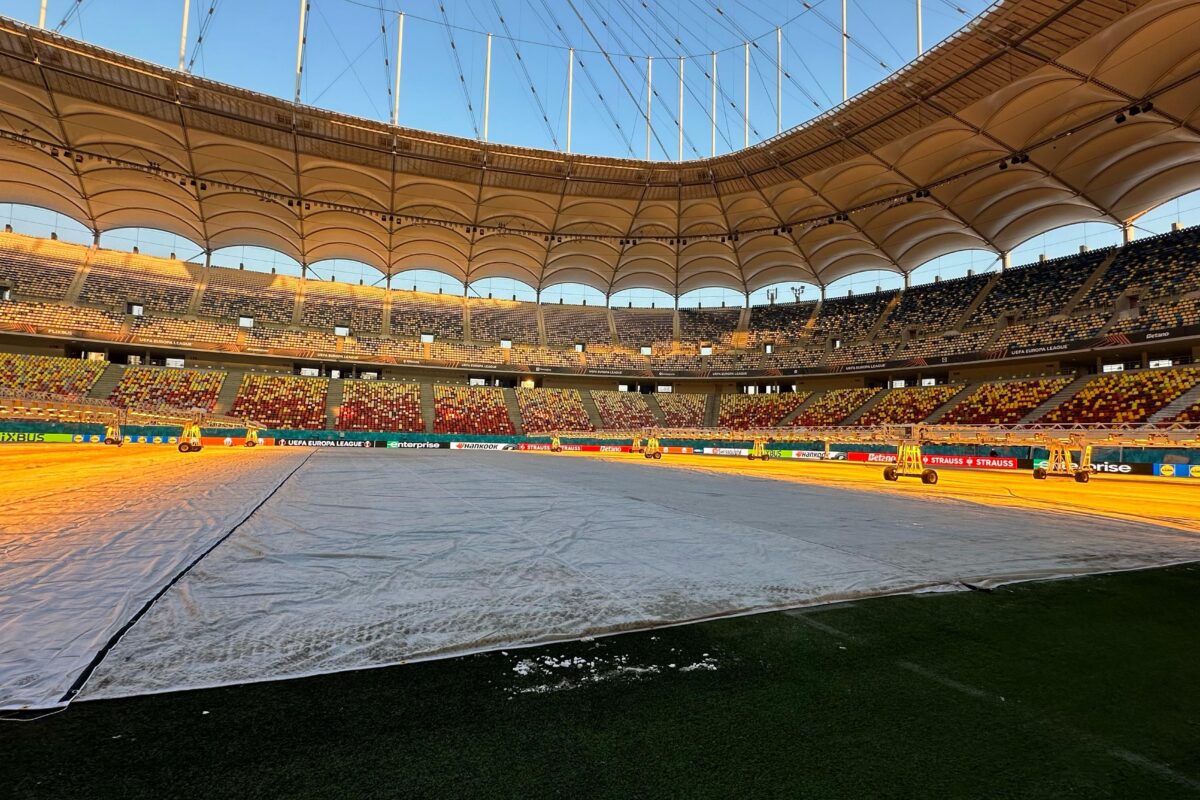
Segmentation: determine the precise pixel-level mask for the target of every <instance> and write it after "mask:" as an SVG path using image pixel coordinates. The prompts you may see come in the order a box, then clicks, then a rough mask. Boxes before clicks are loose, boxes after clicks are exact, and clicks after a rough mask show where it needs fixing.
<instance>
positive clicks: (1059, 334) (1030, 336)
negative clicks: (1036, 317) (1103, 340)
mask: <svg viewBox="0 0 1200 800" xmlns="http://www.w3.org/2000/svg"><path fill="white" fill-rule="evenodd" d="M1107 322H1108V315H1107V314H1087V315H1085V316H1082V317H1068V318H1067V319H1056V320H1044V321H1042V322H1022V323H1019V324H1017V325H1009V326H1008V327H1007V328H1005V329H1004V330H1002V331H1000V338H998V339H997V340H996V344H995V346H996V347H997V348H999V347H1004V346H1006V345H1011V346H1013V347H1035V346H1050V345H1056V344H1063V343H1066V342H1071V341H1075V340H1079V339H1091V338H1092V337H1094V336H1096V335H1097V334H1099V333H1100V331H1101V330H1102V329H1103V328H1104V325H1105V324H1106V323H1107Z"/></svg>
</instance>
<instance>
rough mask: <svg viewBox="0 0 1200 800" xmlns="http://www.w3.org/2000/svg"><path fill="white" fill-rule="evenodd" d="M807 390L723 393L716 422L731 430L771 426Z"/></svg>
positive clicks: (777, 422) (805, 397)
mask: <svg viewBox="0 0 1200 800" xmlns="http://www.w3.org/2000/svg"><path fill="white" fill-rule="evenodd" d="M809 394H811V393H810V392H786V393H782V394H723V395H721V408H720V412H719V417H718V421H717V424H718V425H720V426H721V427H722V428H733V429H734V430H749V429H751V428H773V427H775V426H776V425H778V424H779V423H781V422H783V418H784V417H786V416H787V415H788V414H790V413H792V412H793V411H795V410H796V408H797V406H799V405H800V404H801V403H803V402H804V401H805V400H807V399H808V396H809Z"/></svg>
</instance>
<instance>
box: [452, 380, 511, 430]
mask: <svg viewBox="0 0 1200 800" xmlns="http://www.w3.org/2000/svg"><path fill="white" fill-rule="evenodd" d="M433 432H434V433H475V434H492V435H497V436H499V435H512V434H513V433H515V432H516V431H515V429H514V428H513V424H512V420H511V419H510V418H509V416H508V407H507V406H506V405H505V403H504V390H503V389H495V388H492V387H467V386H443V385H441V384H438V385H436V386H434V387H433Z"/></svg>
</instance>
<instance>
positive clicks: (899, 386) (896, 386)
mask: <svg viewBox="0 0 1200 800" xmlns="http://www.w3.org/2000/svg"><path fill="white" fill-rule="evenodd" d="M907 385H908V384H907V383H905V382H904V381H892V382H891V383H889V384H888V386H889V387H891V388H892V389H903V388H904V387H905V386H907Z"/></svg>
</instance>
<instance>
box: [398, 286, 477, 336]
mask: <svg viewBox="0 0 1200 800" xmlns="http://www.w3.org/2000/svg"><path fill="white" fill-rule="evenodd" d="M391 327H392V335H393V336H411V337H413V338H417V337H419V336H420V335H421V334H423V333H428V334H432V335H433V336H435V337H437V338H439V339H462V338H463V299H462V298H461V297H453V296H450V295H441V294H428V293H426V292H392V313H391Z"/></svg>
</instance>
